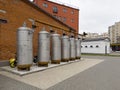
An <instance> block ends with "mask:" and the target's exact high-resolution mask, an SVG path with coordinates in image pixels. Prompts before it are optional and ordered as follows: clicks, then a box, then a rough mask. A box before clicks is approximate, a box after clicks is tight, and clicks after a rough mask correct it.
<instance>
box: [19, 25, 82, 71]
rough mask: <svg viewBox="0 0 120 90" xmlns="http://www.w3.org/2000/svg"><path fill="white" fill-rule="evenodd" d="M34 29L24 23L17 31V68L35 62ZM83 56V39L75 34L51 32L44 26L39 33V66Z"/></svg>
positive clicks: (25, 66) (28, 65)
mask: <svg viewBox="0 0 120 90" xmlns="http://www.w3.org/2000/svg"><path fill="white" fill-rule="evenodd" d="M33 32H34V31H33V30H32V29H31V28H28V27H26V26H25V25H23V26H22V27H20V28H19V29H18V32H17V47H18V48H17V68H18V69H19V68H27V67H28V68H29V67H30V66H31V65H32V63H33V45H32V38H33ZM80 58H81V40H80V39H79V38H76V39H75V38H74V36H72V35H71V36H70V37H69V36H67V35H66V34H63V35H62V36H60V34H57V33H52V34H51V33H49V32H47V31H45V28H43V29H42V30H41V31H40V32H39V35H38V58H37V64H38V66H44V65H48V63H49V62H51V63H55V64H59V63H60V62H61V61H63V62H68V61H69V60H75V59H80Z"/></svg>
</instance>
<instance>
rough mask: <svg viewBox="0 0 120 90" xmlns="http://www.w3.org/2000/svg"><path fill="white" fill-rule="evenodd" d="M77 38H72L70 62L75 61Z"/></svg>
mask: <svg viewBox="0 0 120 90" xmlns="http://www.w3.org/2000/svg"><path fill="white" fill-rule="evenodd" d="M75 59H76V56H75V38H74V36H71V37H70V60H75Z"/></svg>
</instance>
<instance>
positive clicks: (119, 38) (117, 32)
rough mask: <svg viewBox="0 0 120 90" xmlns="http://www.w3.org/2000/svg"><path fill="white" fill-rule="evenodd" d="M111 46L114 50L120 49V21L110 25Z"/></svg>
mask: <svg viewBox="0 0 120 90" xmlns="http://www.w3.org/2000/svg"><path fill="white" fill-rule="evenodd" d="M108 33H109V38H110V43H111V47H112V48H113V49H114V50H120V22H116V23H115V24H114V25H112V26H109V27H108Z"/></svg>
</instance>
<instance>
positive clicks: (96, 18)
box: [51, 0, 120, 33]
mask: <svg viewBox="0 0 120 90" xmlns="http://www.w3.org/2000/svg"><path fill="white" fill-rule="evenodd" d="M51 1H61V2H64V3H68V4H71V5H74V6H77V7H79V9H80V16H79V20H80V22H79V27H80V33H82V32H91V33H103V32H108V26H111V25H113V24H114V23H115V22H119V21H120V0H51Z"/></svg>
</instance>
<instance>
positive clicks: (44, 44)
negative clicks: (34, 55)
mask: <svg viewBox="0 0 120 90" xmlns="http://www.w3.org/2000/svg"><path fill="white" fill-rule="evenodd" d="M38 39H39V43H38V66H48V63H49V60H50V34H49V32H47V31H45V28H43V29H42V30H41V31H40V32H39V36H38Z"/></svg>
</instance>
